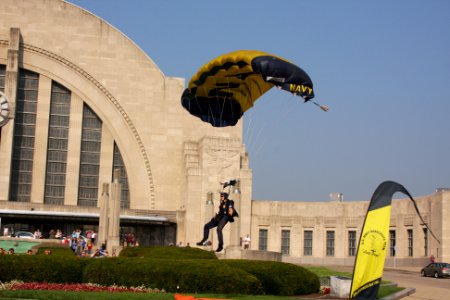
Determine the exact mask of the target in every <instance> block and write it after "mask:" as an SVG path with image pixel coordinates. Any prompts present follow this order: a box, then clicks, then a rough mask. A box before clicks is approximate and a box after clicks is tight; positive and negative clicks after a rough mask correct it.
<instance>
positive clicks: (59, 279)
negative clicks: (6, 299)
mask: <svg viewBox="0 0 450 300" xmlns="http://www.w3.org/2000/svg"><path fill="white" fill-rule="evenodd" d="M86 262H87V260H83V259H77V258H76V257H70V258H69V257H58V256H45V255H42V256H40V255H2V256H0V281H2V282H8V281H11V280H14V279H16V280H23V281H26V282H55V283H79V282H81V280H82V274H83V268H84V267H85V264H86Z"/></svg>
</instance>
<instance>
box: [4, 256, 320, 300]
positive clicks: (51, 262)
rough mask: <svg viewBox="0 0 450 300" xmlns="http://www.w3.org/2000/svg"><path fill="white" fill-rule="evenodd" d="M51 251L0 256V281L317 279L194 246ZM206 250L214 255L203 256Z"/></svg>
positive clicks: (246, 285)
mask: <svg viewBox="0 0 450 300" xmlns="http://www.w3.org/2000/svg"><path fill="white" fill-rule="evenodd" d="M46 248H47V249H48V248H49V247H46ZM43 249H44V248H43ZM43 249H40V250H43ZM52 250H55V254H56V253H57V252H58V250H59V251H61V252H60V253H59V254H60V255H61V256H60V255H53V254H52V255H50V256H47V255H31V256H29V255H0V281H1V282H8V281H11V280H14V279H17V280H22V281H25V282H33V281H36V282H54V283H81V282H91V283H98V284H102V285H112V284H116V285H123V286H139V285H145V286H146V287H151V288H159V289H165V290H166V291H168V292H180V293H215V294H253V295H258V294H259V295H260V294H269V295H301V294H309V293H315V292H317V291H318V290H319V288H320V283H319V278H318V277H317V276H316V275H315V274H314V273H312V272H310V271H309V270H307V269H305V268H303V267H300V266H297V265H293V264H287V263H281V262H271V261H248V260H217V258H216V257H215V255H214V254H213V253H211V252H208V251H204V250H201V249H196V248H177V247H149V248H141V247H139V248H127V249H126V250H125V251H124V252H121V257H114V258H78V257H75V256H74V255H73V254H72V253H71V250H68V251H67V249H62V248H60V249H54V248H52ZM66 251H67V252H66ZM64 253H67V256H64ZM122 253H124V255H123V256H122ZM211 255H213V256H214V258H211V259H208V257H211ZM129 256H130V257H129ZM131 256H137V257H131ZM154 257H167V259H156V258H154ZM186 257H195V259H186ZM199 257H200V259H199Z"/></svg>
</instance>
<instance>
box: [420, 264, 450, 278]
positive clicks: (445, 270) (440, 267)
mask: <svg viewBox="0 0 450 300" xmlns="http://www.w3.org/2000/svg"><path fill="white" fill-rule="evenodd" d="M420 274H421V275H422V276H434V277H435V278H439V277H446V276H450V264H448V263H443V262H434V263H431V264H429V265H428V266H426V267H425V268H423V269H422V270H421V271H420Z"/></svg>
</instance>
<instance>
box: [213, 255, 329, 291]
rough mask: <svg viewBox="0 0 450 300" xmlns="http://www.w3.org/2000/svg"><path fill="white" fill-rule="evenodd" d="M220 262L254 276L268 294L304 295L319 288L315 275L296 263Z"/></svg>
mask: <svg viewBox="0 0 450 300" xmlns="http://www.w3.org/2000/svg"><path fill="white" fill-rule="evenodd" d="M222 263H223V264H225V265H228V266H231V267H233V268H239V269H242V270H245V271H246V272H248V273H250V274H252V275H254V276H256V278H258V279H259V281H260V282H261V284H262V286H263V289H264V292H265V294H268V295H285V296H288V295H304V294H310V293H315V292H318V291H319V289H320V282H319V278H318V277H317V275H316V274H314V273H312V272H311V271H309V270H307V269H305V268H303V267H301V266H298V265H293V264H289V263H282V262H274V261H250V260H224V261H222Z"/></svg>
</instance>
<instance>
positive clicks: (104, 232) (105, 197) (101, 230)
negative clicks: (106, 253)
mask: <svg viewBox="0 0 450 300" xmlns="http://www.w3.org/2000/svg"><path fill="white" fill-rule="evenodd" d="M108 204H109V184H108V183H104V184H103V190H102V195H101V197H100V217H99V219H98V221H99V224H98V236H97V239H96V243H97V247H100V246H101V245H102V244H104V243H106V239H107V237H108V206H109V205H108Z"/></svg>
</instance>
